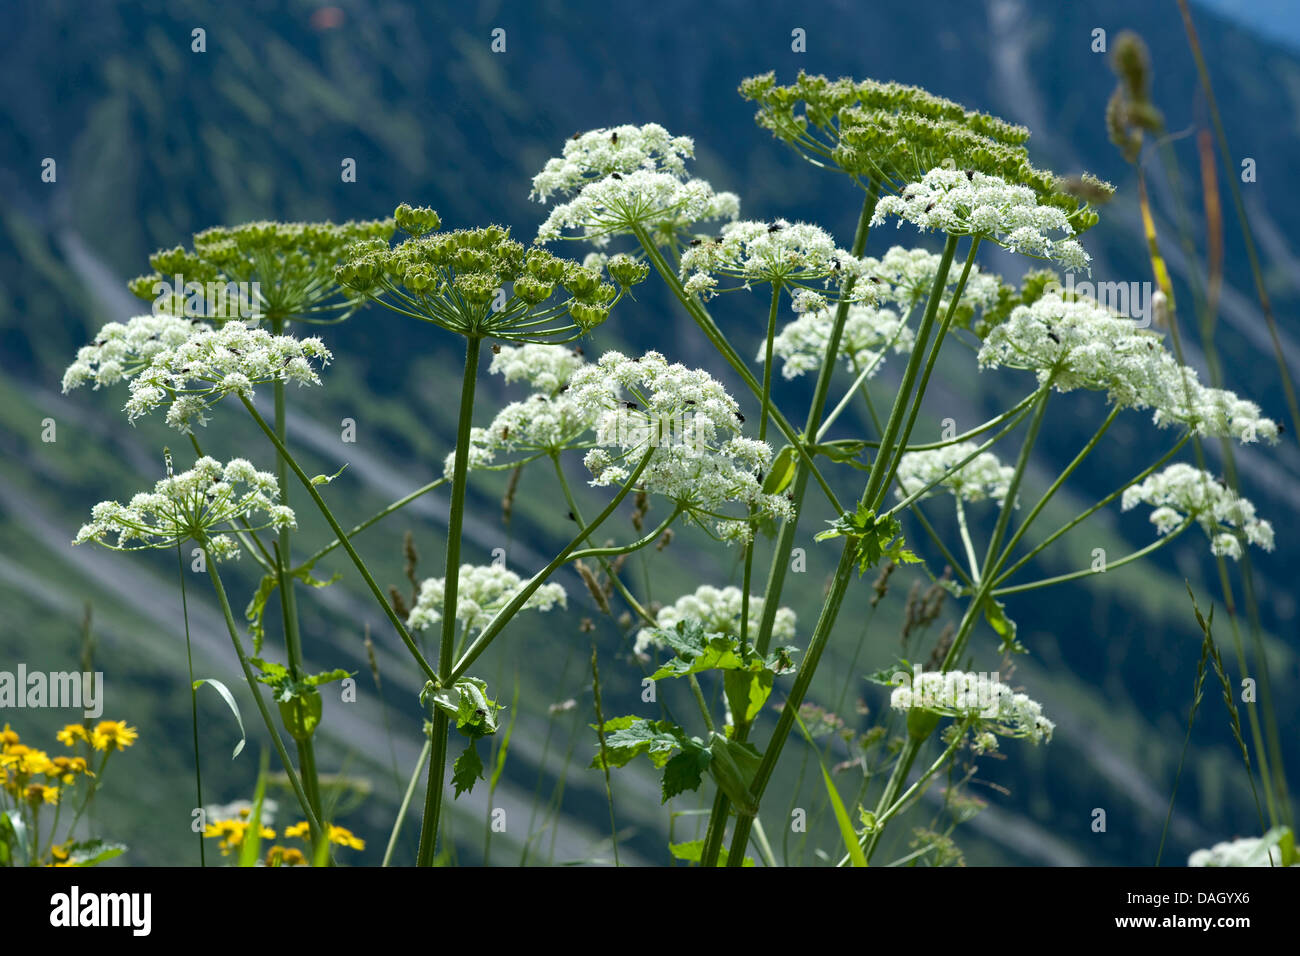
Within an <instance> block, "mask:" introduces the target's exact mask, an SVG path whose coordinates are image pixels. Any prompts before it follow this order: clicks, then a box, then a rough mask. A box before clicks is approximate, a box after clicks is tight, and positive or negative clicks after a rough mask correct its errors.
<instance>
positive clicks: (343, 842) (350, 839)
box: [330, 823, 366, 850]
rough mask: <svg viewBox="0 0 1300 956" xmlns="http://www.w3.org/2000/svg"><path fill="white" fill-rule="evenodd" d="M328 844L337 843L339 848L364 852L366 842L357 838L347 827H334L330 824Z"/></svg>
mask: <svg viewBox="0 0 1300 956" xmlns="http://www.w3.org/2000/svg"><path fill="white" fill-rule="evenodd" d="M330 842H331V843H337V844H338V845H339V846H346V847H351V848H352V849H353V850H364V849H365V848H366V841H365V840H362V839H359V838H357V837H356V836H354V835H353V833H352V831H351V830H349V829H348V828H347V827H340V826H335V825H334V824H332V823H331V824H330Z"/></svg>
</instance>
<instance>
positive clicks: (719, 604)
mask: <svg viewBox="0 0 1300 956" xmlns="http://www.w3.org/2000/svg"><path fill="white" fill-rule="evenodd" d="M743 598H744V593H743V592H742V591H741V590H740V588H737V587H725V588H716V587H713V586H712V585H711V584H705V585H702V586H700V587H698V588H696V589H695V591H694V592H692V593H691V594H684V595H682V596H681V597H679V598H678V599H677V600H676V601H674V602H673V603H672V604H669V605H667V606H665V607H662V608H660V609H659V613H658V614H656V615H655V624H656V626H657V628H662V629H665V630H671V629H672V628H674V627H676V626H677V625H678V624H679V623H680V622H682V621H698V622H699V623H700V624H701V626H703V628H704V629H705V630H706V631H708V632H709V633H711V634H726V635H728V636H730V637H736V638H739V637H740V612H741V609H742V604H743ZM762 620H763V598H762V596H761V595H755V594H751V595H750V598H749V622H748V627H747V632H748V633H749V634H751V635H752V634H757V633H758V629H759V625H760V624H761V623H762ZM794 626H795V613H794V611H792V610H790V609H789V608H788V607H782V608H777V611H776V616H775V617H774V618H773V619H772V639H773V640H774V641H777V642H780V643H788V642H790V641H792V640H794ZM655 632H656V628H642V629H641V630H640V631H638V632H637V635H636V646H635V650H636V653H638V654H642V653H645V652H646V651H648V650H649V649H650V648H662V647H663V646H664V644H663V642H662V640H660V639H659V638H658V637H657V636H656V633H655Z"/></svg>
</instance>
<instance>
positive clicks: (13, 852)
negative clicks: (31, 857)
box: [0, 809, 29, 866]
mask: <svg viewBox="0 0 1300 956" xmlns="http://www.w3.org/2000/svg"><path fill="white" fill-rule="evenodd" d="M0 841H3V844H4V846H5V847H6V848H7V849H8V856H9V860H8V862H10V863H11V864H13V865H14V866H26V865H27V846H28V842H29V840H28V837H27V823H26V822H25V821H24V820H23V813H22V811H21V810H17V809H14V810H6V811H5V812H4V813H3V814H0Z"/></svg>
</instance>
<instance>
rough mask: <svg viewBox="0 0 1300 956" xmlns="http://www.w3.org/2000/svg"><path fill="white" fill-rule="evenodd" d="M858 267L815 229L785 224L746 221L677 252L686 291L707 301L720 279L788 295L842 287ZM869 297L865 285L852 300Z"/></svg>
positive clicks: (729, 226)
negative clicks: (785, 290)
mask: <svg viewBox="0 0 1300 956" xmlns="http://www.w3.org/2000/svg"><path fill="white" fill-rule="evenodd" d="M860 265H861V263H860V262H859V260H857V259H855V258H854V257H853V256H851V255H850V254H849V253H848V252H845V251H844V250H843V249H840V248H839V247H838V246H836V245H835V240H834V238H832V237H831V235H830V233H828V232H827V231H826V230H824V229H822V228H820V227H818V226H813V225H809V224H808V223H802V222H800V223H792V222H789V221H787V220H785V219H777V220H776V221H775V222H755V221H750V220H745V221H742V222H732V223H728V224H727V225H725V226H723V227H722V232H721V234H720V235H718V236H715V237H713V238H711V239H701V238H696V239H692V240H691V242H690V245H689V247H688V248H687V249H686V251H684V252H683V253H682V259H681V276H682V279H683V280H684V283H685V288H686V291H687V292H691V293H701V294H703V295H706V296H708V295H712V294H714V292H715V291H716V289H717V285H718V277H719V276H721V277H723V278H726V279H734V280H737V282H738V286H737V287H743V288H749V287H750V286H751V285H752V284H754V283H761V284H769V285H781V286H784V287H786V288H788V289H791V290H798V289H804V288H806V287H807V286H808V285H809V284H810V283H820V284H821V285H822V287H823V288H825V287H827V286H840V287H842V286H843V285H844V283H845V280H847V279H848V278H849V277H851V276H852V277H855V278H856V277H857V275H858V274H859V269H860ZM724 291H725V290H724ZM871 292H872V286H871V285H869V284H864V285H862V286H860V287H858V288H857V297H858V298H861V297H863V296H866V295H869V294H871Z"/></svg>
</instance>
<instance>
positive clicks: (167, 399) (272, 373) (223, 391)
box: [126, 321, 333, 432]
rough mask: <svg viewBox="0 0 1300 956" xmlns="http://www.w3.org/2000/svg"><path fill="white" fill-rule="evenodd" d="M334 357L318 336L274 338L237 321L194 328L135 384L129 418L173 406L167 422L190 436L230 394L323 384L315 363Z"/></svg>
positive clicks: (161, 354) (158, 356)
mask: <svg viewBox="0 0 1300 956" xmlns="http://www.w3.org/2000/svg"><path fill="white" fill-rule="evenodd" d="M332 357H333V356H332V355H331V354H330V351H329V349H327V348H326V347H325V344H324V343H323V342H322V341H321V340H320V339H318V338H315V337H312V338H305V339H299V338H295V337H294V336H292V335H272V334H271V333H270V332H267V331H266V330H265V329H256V328H250V327H248V326H246V325H244V323H242V322H235V321H230V322H226V323H225V324H224V325H222V326H221V327H220V328H217V329H213V328H209V327H207V326H201V327H200V326H196V327H195V328H194V329H193V331H192V332H191V334H190V336H189V337H188V338H187V339H186V340H185V341H184V342H181V343H180V344H178V345H175V346H172V347H170V348H167V349H164V350H162V351H160V352H158V353H157V354H156V355H155V356H154V357H153V361H152V362H151V363H150V364H149V366H148V368H145V369H144V370H142V371H141V372H140V373H139V374H138V375H137V376H136V377H135V378H134V379H133V380H132V381H131V385H130V388H131V397H130V398H129V399H128V400H127V403H126V412H127V417H128V418H130V419H131V420H132V421H134V420H135V419H137V418H139V417H140V416H142V415H146V414H148V413H149V412H151V411H153V410H154V409H155V408H157V407H158V406H159V405H163V404H168V403H170V407H169V409H168V411H167V424H169V425H171V426H172V427H173V428H177V429H179V430H181V431H183V432H188V431H190V429H191V425H192V423H193V422H195V421H197V422H198V423H199V424H205V423H206V421H207V418H206V412H207V410H208V408H209V407H210V406H211V405H213V404H215V403H216V402H218V401H220V400H221V399H222V398H223V397H225V396H226V395H228V394H230V393H232V392H233V393H236V394H239V395H244V396H248V397H251V396H252V394H253V388H254V386H256V385H263V384H266V383H268V382H275V381H282V382H294V383H297V384H298V385H319V384H320V376H319V375H318V374H317V372H316V368H315V366H313V364H312V363H313V362H317V363H319V364H320V365H324V364H326V363H327V362H329V360H330V359H331V358H332Z"/></svg>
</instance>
